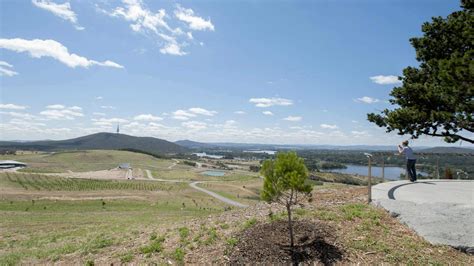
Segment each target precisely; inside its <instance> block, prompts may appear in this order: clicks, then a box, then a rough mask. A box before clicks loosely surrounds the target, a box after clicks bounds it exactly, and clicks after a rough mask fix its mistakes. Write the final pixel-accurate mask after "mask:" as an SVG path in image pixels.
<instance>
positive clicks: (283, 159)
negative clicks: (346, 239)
mask: <svg viewBox="0 0 474 266" xmlns="http://www.w3.org/2000/svg"><path fill="white" fill-rule="evenodd" d="M260 173H261V174H262V175H263V176H264V181H263V190H262V199H263V200H265V201H267V202H272V201H274V202H278V203H280V204H282V205H284V206H285V207H286V211H287V214H288V228H289V231H290V245H291V247H292V248H293V246H294V237H293V220H292V207H293V206H294V205H296V204H298V203H300V202H301V201H302V200H303V199H305V198H306V197H308V196H310V193H311V190H312V189H313V187H312V186H311V185H310V184H308V183H307V181H308V169H306V166H305V164H304V160H303V159H302V158H300V157H298V156H297V155H296V153H295V152H287V153H284V152H280V153H278V154H277V156H276V159H275V160H266V161H265V162H263V165H262V168H261V170H260Z"/></svg>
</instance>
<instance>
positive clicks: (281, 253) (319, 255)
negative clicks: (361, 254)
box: [229, 220, 343, 265]
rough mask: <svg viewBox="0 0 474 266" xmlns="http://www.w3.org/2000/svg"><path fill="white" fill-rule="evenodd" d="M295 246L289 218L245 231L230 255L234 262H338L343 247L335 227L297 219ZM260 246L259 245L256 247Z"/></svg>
mask: <svg viewBox="0 0 474 266" xmlns="http://www.w3.org/2000/svg"><path fill="white" fill-rule="evenodd" d="M294 230H295V236H294V237H295V247H294V249H293V251H292V249H291V247H290V245H289V244H288V243H289V240H288V239H289V235H288V223H287V221H283V220H282V221H277V222H274V223H266V224H259V225H257V226H254V227H252V228H250V229H249V230H246V231H244V232H242V234H241V235H240V236H238V237H239V239H240V241H239V243H238V244H237V245H236V246H235V248H234V249H233V252H232V253H231V254H230V255H229V258H230V262H231V264H254V263H262V264H267V263H269V264H290V263H293V264H299V263H305V262H306V263H311V264H314V263H316V262H319V263H321V264H323V265H328V264H334V263H336V262H338V261H340V260H341V259H342V254H343V250H342V247H341V246H340V244H338V243H337V241H336V238H335V237H334V233H332V232H333V229H332V228H330V227H329V226H327V225H325V224H323V223H320V222H310V221H295V223H294ZM255 247H258V248H255Z"/></svg>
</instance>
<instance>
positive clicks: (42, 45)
mask: <svg viewBox="0 0 474 266" xmlns="http://www.w3.org/2000/svg"><path fill="white" fill-rule="evenodd" d="M0 48H3V49H7V50H11V51H15V52H18V53H22V52H27V53H29V54H30V56H31V57H33V58H41V57H52V58H54V59H56V60H58V61H60V62H61V63H63V64H65V65H67V66H68V67H72V68H76V67H84V68H88V67H90V66H94V65H96V66H104V67H114V68H123V66H121V65H119V64H117V63H115V62H112V61H109V60H106V61H103V62H99V61H95V60H90V59H87V58H85V57H82V56H79V55H77V54H70V53H69V51H68V49H67V48H66V47H65V46H64V45H62V44H61V43H59V42H57V41H54V40H40V39H34V40H25V39H20V38H15V39H0Z"/></svg>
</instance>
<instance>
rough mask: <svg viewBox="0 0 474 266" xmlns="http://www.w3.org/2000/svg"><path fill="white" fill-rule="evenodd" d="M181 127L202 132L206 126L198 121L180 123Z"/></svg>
mask: <svg viewBox="0 0 474 266" xmlns="http://www.w3.org/2000/svg"><path fill="white" fill-rule="evenodd" d="M181 125H182V126H183V127H185V128H188V129H191V130H202V129H206V128H207V124H206V123H204V122H199V121H189V122H182V123H181Z"/></svg>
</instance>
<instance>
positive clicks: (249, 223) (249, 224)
mask: <svg viewBox="0 0 474 266" xmlns="http://www.w3.org/2000/svg"><path fill="white" fill-rule="evenodd" d="M255 224H257V219H256V218H250V219H248V220H247V221H245V222H244V224H243V225H242V227H243V229H244V230H246V229H249V228H250V227H252V226H254V225H255Z"/></svg>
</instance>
